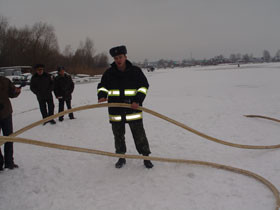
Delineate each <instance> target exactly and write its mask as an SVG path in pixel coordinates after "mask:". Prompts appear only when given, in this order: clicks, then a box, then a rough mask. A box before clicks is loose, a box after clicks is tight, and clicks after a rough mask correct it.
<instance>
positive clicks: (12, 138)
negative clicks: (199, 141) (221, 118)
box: [0, 103, 280, 210]
mask: <svg viewBox="0 0 280 210" xmlns="http://www.w3.org/2000/svg"><path fill="white" fill-rule="evenodd" d="M101 107H126V108H130V105H129V104H120V103H104V104H93V105H86V106H81V107H77V108H73V109H70V110H66V111H64V112H60V113H58V114H55V115H52V116H50V117H47V118H45V119H43V120H40V121H37V122H35V123H32V124H30V125H28V126H26V127H24V128H22V129H20V130H18V131H16V132H15V133H13V134H11V135H10V136H9V137H6V136H0V145H1V144H3V143H4V142H6V141H10V142H19V143H25V144H32V145H37V146H43V147H49V148H56V149H62V150H70V151H76V152H85V153H92V154H98V155H106V156H110V157H122V158H131V159H144V160H154V161H162V162H175V163H186V164H196V165H205V166H210V167H214V168H218V169H223V170H228V171H232V172H235V173H239V174H243V175H246V176H249V177H252V178H254V179H256V180H257V181H260V182H261V183H263V184H264V185H266V186H267V187H268V188H269V189H270V190H271V191H272V193H273V194H274V197H275V199H276V208H275V209H276V210H279V208H280V197H279V191H278V190H277V188H276V187H275V186H274V185H273V184H272V183H270V182H269V181H268V180H266V179H265V178H263V177H261V176H259V175H258V174H255V173H253V172H250V171H247V170H243V169H239V168H234V167H231V166H226V165H221V164H217V163H211V162H204V161H196V160H183V159H170V158H160V157H151V156H150V157H148V156H137V155H121V154H115V153H110V152H104V151H99V150H92V149H87V148H79V147H72V146H65V145H59V144H53V143H47V142H41V141H35V140H31V139H24V138H15V136H17V135H19V134H21V133H23V132H25V131H27V130H29V129H31V128H33V127H35V126H37V125H39V124H42V123H44V122H47V121H49V120H51V119H54V118H57V117H59V116H62V115H65V114H67V113H70V112H75V111H81V110H86V109H93V108H101ZM138 109H139V110H142V111H145V112H147V113H150V114H152V115H154V116H156V117H159V118H161V119H164V120H166V121H168V122H170V123H172V124H175V125H177V126H179V127H182V128H184V129H186V130H188V131H190V132H192V133H195V134H197V135H199V136H201V137H204V138H206V139H208V140H211V141H214V142H217V143H221V144H225V145H227V146H233V147H238V148H245V149H273V148H279V147H280V145H272V146H251V145H240V144H233V143H230V142H225V141H223V140H219V139H217V138H214V137H211V136H208V135H206V134H203V133H201V132H199V131H196V130H194V129H192V128H190V127H188V126H186V125H184V124H182V123H179V122H177V121H175V120H172V119H170V118H168V117H166V116H164V115H161V114H159V113H157V112H155V111H152V110H149V109H147V108H144V107H139V108H138ZM1 142H2V143H1Z"/></svg>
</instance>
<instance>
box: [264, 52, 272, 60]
mask: <svg viewBox="0 0 280 210" xmlns="http://www.w3.org/2000/svg"><path fill="white" fill-rule="evenodd" d="M263 60H264V61H265V62H270V60H271V56H270V53H269V52H268V51H267V50H264V51H263Z"/></svg>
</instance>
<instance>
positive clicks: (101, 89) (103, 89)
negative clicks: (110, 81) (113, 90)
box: [97, 87, 108, 93]
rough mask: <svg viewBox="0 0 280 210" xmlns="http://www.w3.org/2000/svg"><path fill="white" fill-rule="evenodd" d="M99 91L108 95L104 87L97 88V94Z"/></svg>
mask: <svg viewBox="0 0 280 210" xmlns="http://www.w3.org/2000/svg"><path fill="white" fill-rule="evenodd" d="M100 91H103V92H105V93H108V90H107V89H106V88H104V87H101V88H99V89H98V90H97V93H99V92H100Z"/></svg>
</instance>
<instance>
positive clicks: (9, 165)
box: [5, 163, 18, 169]
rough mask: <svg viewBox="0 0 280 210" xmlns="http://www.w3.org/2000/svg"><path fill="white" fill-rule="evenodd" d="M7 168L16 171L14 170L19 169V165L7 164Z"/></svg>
mask: <svg viewBox="0 0 280 210" xmlns="http://www.w3.org/2000/svg"><path fill="white" fill-rule="evenodd" d="M5 168H8V169H14V168H18V165H17V164H15V163H11V164H5Z"/></svg>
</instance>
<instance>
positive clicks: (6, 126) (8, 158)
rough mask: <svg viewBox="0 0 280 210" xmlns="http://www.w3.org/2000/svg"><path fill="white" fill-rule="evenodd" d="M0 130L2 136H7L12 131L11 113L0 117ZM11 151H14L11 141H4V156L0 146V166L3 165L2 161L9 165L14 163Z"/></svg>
mask: <svg viewBox="0 0 280 210" xmlns="http://www.w3.org/2000/svg"><path fill="white" fill-rule="evenodd" d="M1 130H2V134H3V136H9V135H10V134H11V133H13V120H12V115H10V116H9V117H7V118H5V119H0V131H1ZM13 153H14V149H13V142H6V143H5V144H4V158H3V155H2V152H1V148H0V168H2V167H3V163H4V162H5V165H11V164H13V163H14V158H13Z"/></svg>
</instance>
